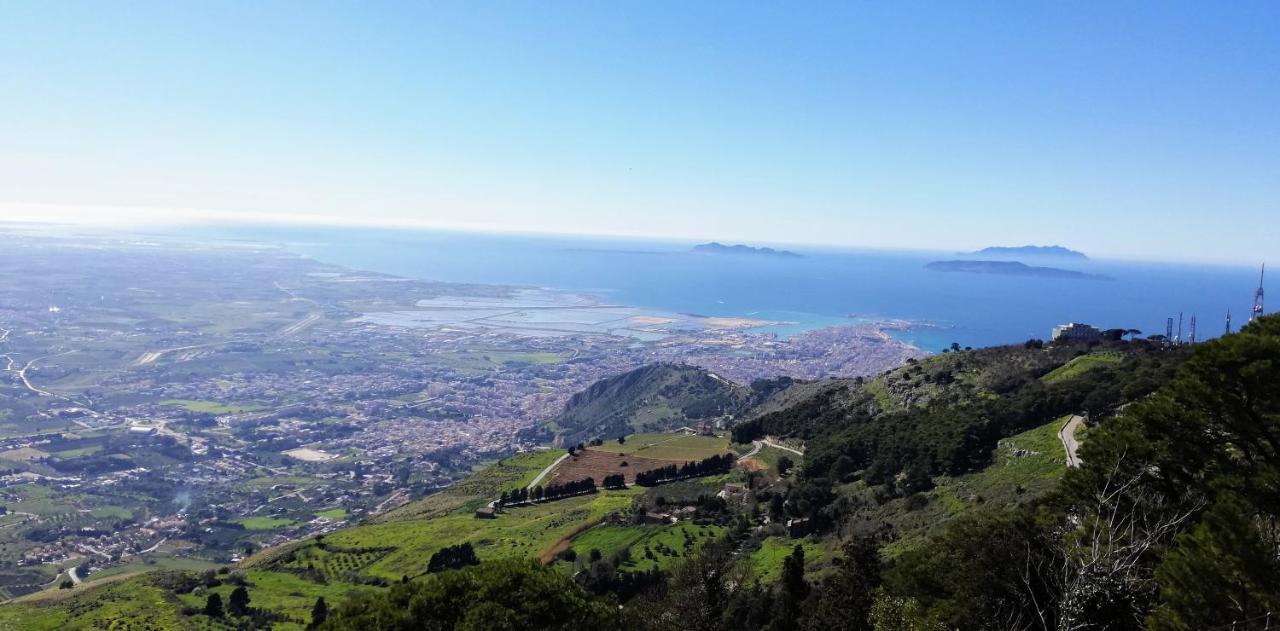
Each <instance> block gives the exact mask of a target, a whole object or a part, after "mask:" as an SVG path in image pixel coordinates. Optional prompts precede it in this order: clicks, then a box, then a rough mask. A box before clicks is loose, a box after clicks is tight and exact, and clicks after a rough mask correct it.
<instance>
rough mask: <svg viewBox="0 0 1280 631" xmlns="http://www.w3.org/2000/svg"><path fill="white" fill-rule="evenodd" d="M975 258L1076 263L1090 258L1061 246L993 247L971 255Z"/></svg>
mask: <svg viewBox="0 0 1280 631" xmlns="http://www.w3.org/2000/svg"><path fill="white" fill-rule="evenodd" d="M971 254H972V255H973V256H986V257H992V258H999V259H1006V258H1042V259H1045V258H1052V259H1072V260H1076V261H1087V260H1089V257H1087V256H1085V254H1084V252H1077V251H1076V250H1072V249H1069V248H1064V247H1062V246H1060V245H1021V246H1016V247H1005V246H993V247H989V248H982V249H981V250H978V251H977V252H972V253H971Z"/></svg>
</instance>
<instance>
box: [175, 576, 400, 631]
mask: <svg viewBox="0 0 1280 631" xmlns="http://www.w3.org/2000/svg"><path fill="white" fill-rule="evenodd" d="M245 578H246V579H247V581H248V582H247V585H246V588H247V589H248V591H249V598H250V602H251V604H252V605H253V606H254V607H260V608H264V609H269V610H271V611H273V612H277V613H283V614H285V615H287V616H289V617H290V618H291V621H289V622H274V623H272V625H271V628H272V629H298V630H301V629H305V628H306V623H307V622H308V621H310V620H311V608H312V607H313V606H314V605H315V604H316V598H318V597H320V596H324V599H325V601H326V602H329V603H333V604H337V603H342V602H344V601H346V599H347V598H348V596H350V595H352V594H355V593H358V592H361V591H368V590H372V589H377V588H374V587H365V586H356V585H351V584H349V583H329V584H323V583H316V582H313V581H309V580H306V579H304V578H302V577H300V576H296V575H294V574H289V573H286V572H267V571H262V570H252V569H251V570H248V571H246V572H245ZM234 589H235V585H230V584H224V585H221V586H219V587H215V588H213V589H210V590H208V591H206V592H204V593H202V594H194V593H192V594H183V595H182V596H180V597H179V598H180V600H181V601H182V603H183V604H185V605H188V606H191V607H203V606H204V603H205V600H206V599H207V598H208V597H209V594H210V593H217V594H219V595H221V596H222V602H224V603H225V602H227V601H228V599H229V598H230V597H231V591H232V590H234ZM331 606H332V605H331ZM193 619H200V620H204V621H207V620H208V618H204V617H203V616H200V617H198V618H193Z"/></svg>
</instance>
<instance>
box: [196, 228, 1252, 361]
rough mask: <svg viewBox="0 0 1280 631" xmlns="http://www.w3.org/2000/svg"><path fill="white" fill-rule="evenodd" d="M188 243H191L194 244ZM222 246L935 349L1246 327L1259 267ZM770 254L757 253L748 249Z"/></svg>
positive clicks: (653, 246)
mask: <svg viewBox="0 0 1280 631" xmlns="http://www.w3.org/2000/svg"><path fill="white" fill-rule="evenodd" d="M183 234H184V235H186V236H191V235H192V234H193V232H192V231H191V230H186V231H184V233H183ZM194 234H196V235H197V236H199V237H203V238H207V239H211V240H226V241H235V242H244V241H252V242H260V243H268V244H273V245H278V246H281V247H284V248H286V249H288V250H289V251H292V252H295V253H298V254H301V255H303V256H307V257H310V258H313V259H316V260H319V261H323V262H326V263H333V264H337V265H342V266H344V267H349V268H353V269H358V270H366V271H375V272H382V273H386V274H393V275H398V276H404V277H411V278H419V279H425V280H436V281H449V282H459V283H477V284H501V285H522V286H533V287H540V288H549V289H559V290H570V291H574V292H580V293H587V294H592V295H595V296H598V297H599V298H600V299H602V300H604V301H606V302H610V303H615V304H623V305H628V306H635V307H643V308H648V309H655V310H662V311H669V312H677V313H687V314H696V315H703V316H742V317H750V318H754V319H762V320H770V321H776V322H783V323H784V324H780V325H775V326H770V327H764V328H761V329H758V330H759V331H761V332H772V333H776V334H778V335H779V336H782V337H786V336H789V335H794V334H796V333H799V332H802V331H807V330H812V329H816V328H822V327H828V326H839V325H847V324H855V323H864V322H875V321H905V322H908V323H910V324H911V326H909V327H907V328H905V329H903V330H898V331H893V332H892V334H893V335H894V336H895V337H897V338H898V339H900V340H902V341H904V342H907V343H910V344H913V345H915V346H917V347H919V348H921V349H923V350H926V351H938V350H941V349H942V348H943V347H946V346H949V345H950V344H952V343H953V342H954V343H958V344H960V345H962V346H973V347H979V346H992V345H999V344H1012V343H1020V342H1023V341H1025V340H1028V339H1032V338H1038V339H1048V338H1049V336H1050V333H1051V330H1052V328H1053V327H1054V326H1055V325H1058V324H1063V323H1067V322H1083V323H1088V324H1092V325H1094V326H1097V327H1100V328H1103V329H1108V328H1123V329H1136V330H1139V331H1141V332H1142V334H1143V335H1151V334H1163V333H1164V332H1165V325H1166V319H1167V318H1173V319H1174V322H1175V324H1174V326H1175V328H1176V326H1177V321H1178V318H1179V316H1180V315H1181V318H1182V321H1183V336H1184V338H1185V337H1187V333H1188V328H1189V326H1190V320H1191V318H1192V317H1195V318H1196V319H1197V325H1198V326H1197V338H1198V339H1201V340H1203V339H1208V338H1212V337H1216V336H1218V335H1221V334H1222V333H1223V331H1224V330H1225V317H1226V313H1227V311H1228V310H1230V312H1231V314H1232V317H1233V318H1234V319H1235V325H1234V326H1235V328H1239V326H1240V325H1241V324H1243V323H1244V322H1245V321H1246V320H1247V315H1248V312H1249V308H1250V307H1251V306H1252V302H1253V294H1254V290H1255V289H1256V288H1257V283H1258V269H1257V268H1256V267H1249V266H1232V265H1217V264H1192V263H1159V262H1137V261H1118V260H1095V259H1090V260H1087V261H1081V262H1076V261H1062V260H1054V261H1043V260H1041V261H1036V260H1025V262H1026V263H1027V264H1029V265H1047V266H1053V267H1060V268H1067V269H1074V270H1079V271H1083V272H1087V273H1089V274H1099V275H1104V276H1107V277H1109V280H1096V279H1078V278H1044V277H1032V276H1009V275H996V274H974V273H963V272H939V271H932V270H927V269H925V265H926V264H927V263H929V262H931V261H937V260H953V259H957V258H961V257H960V256H959V255H958V253H957V252H930V251H887V250H872V249H840V248H820V247H805V246H785V245H783V246H774V247H781V248H785V249H788V250H790V251H793V252H797V253H799V254H802V255H803V258H779V257H767V256H755V255H727V254H719V255H717V254H699V253H694V252H692V251H691V248H692V246H693V245H695V242H677V241H657V240H640V239H621V238H603V237H576V236H575V237H569V236H541V235H538V236H533V235H517V234H496V233H467V232H445V231H426V230H402V229H397V230H388V229H364V228H361V229H352V228H329V227H299V226H287V227H264V226H252V227H249V226H214V227H202V228H199V229H198V230H196V231H195V232H194ZM751 245H760V244H751Z"/></svg>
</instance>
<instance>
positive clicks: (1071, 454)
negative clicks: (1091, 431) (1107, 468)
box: [1058, 414, 1084, 468]
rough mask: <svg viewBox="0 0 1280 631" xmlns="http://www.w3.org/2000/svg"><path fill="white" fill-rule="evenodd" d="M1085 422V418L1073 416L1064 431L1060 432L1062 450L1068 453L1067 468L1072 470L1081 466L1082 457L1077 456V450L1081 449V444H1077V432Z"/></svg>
mask: <svg viewBox="0 0 1280 631" xmlns="http://www.w3.org/2000/svg"><path fill="white" fill-rule="evenodd" d="M1083 422H1084V417H1083V416H1080V415H1078V414H1077V415H1073V416H1072V417H1071V418H1070V419H1069V420H1068V421H1067V422H1066V424H1065V425H1063V426H1062V429H1060V430H1058V440H1060V441H1062V448H1063V450H1065V451H1066V452H1067V466H1068V467H1071V468H1075V467H1078V466H1080V457H1079V456H1077V455H1076V450H1077V449H1079V448H1080V443H1078V442H1076V430H1077V429H1079V428H1080V424H1081V423H1083Z"/></svg>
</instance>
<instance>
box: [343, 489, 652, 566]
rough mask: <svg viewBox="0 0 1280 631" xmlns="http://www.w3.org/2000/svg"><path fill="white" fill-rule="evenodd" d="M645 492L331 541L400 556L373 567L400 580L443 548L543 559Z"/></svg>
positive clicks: (406, 524) (358, 531)
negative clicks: (462, 546)
mask: <svg viewBox="0 0 1280 631" xmlns="http://www.w3.org/2000/svg"><path fill="white" fill-rule="evenodd" d="M640 493H642V491H641V490H639V489H627V490H621V491H601V492H599V493H597V494H595V495H585V496H580V497H573V498H569V499H564V500H559V501H555V502H547V503H545V504H536V505H533V506H523V507H520V508H510V509H507V510H506V511H505V512H503V513H502V514H501V515H499V517H498V518H497V519H476V518H475V517H474V516H473V515H472V514H471V512H470V511H459V512H454V513H451V514H447V515H443V516H438V517H435V518H433V519H428V520H417V519H415V520H402V521H393V522H383V523H375V524H363V525H359V526H356V527H354V528H349V529H346V530H341V531H338V532H335V533H333V534H332V535H329V536H328V537H326V538H325V542H326V543H327V544H332V545H336V546H341V547H344V548H384V547H395V548H396V550H395V551H393V552H391V553H389V554H387V555H386V556H385V557H383V558H381V559H379V560H378V561H377V562H375V563H373V564H372V565H370V566H369V567H368V568H367V569H366V570H365V571H366V573H368V574H371V575H373V576H381V577H383V578H387V579H390V580H397V579H399V578H400V577H401V576H404V575H410V576H413V575H417V574H419V573H421V572H422V571H423V569H424V568H425V567H426V566H427V561H428V560H429V559H430V558H431V555H432V554H434V553H435V552H436V551H437V550H439V549H440V548H443V547H445V546H450V545H457V544H461V543H464V542H470V543H471V544H472V545H473V546H475V549H476V554H477V555H478V556H479V557H480V558H481V559H486V558H497V557H512V556H519V557H541V556H542V555H543V553H544V552H548V551H550V550H552V549H553V548H555V547H556V545H557V544H560V543H561V541H562V540H567V538H568V537H570V536H572V535H573V534H574V533H575V532H576V531H578V530H581V529H585V528H587V527H590V526H591V525H594V524H595V523H598V522H599V521H600V519H602V518H603V517H604V516H605V515H608V514H609V513H612V512H617V511H622V510H626V509H627V508H628V507H630V506H631V500H632V498H633V497H635V496H636V495H639V494H640Z"/></svg>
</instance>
